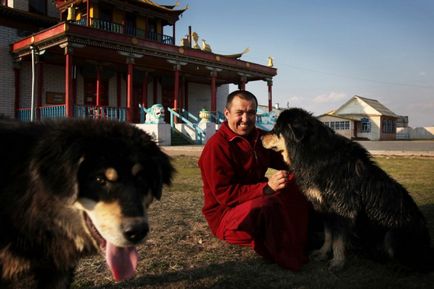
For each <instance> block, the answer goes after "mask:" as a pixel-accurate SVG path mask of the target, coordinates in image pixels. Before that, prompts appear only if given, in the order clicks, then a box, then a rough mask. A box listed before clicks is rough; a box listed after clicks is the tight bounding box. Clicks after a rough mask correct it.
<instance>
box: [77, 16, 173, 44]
mask: <svg viewBox="0 0 434 289" xmlns="http://www.w3.org/2000/svg"><path fill="white" fill-rule="evenodd" d="M70 23H72V24H77V25H81V26H87V19H86V18H82V19H80V20H76V21H70ZM90 27H92V28H96V29H101V30H104V31H109V32H113V33H120V34H126V35H129V36H134V37H137V38H142V39H146V40H152V41H157V42H160V43H164V44H170V45H175V39H174V38H173V37H172V36H168V35H164V34H162V33H156V32H152V31H149V32H146V31H145V30H143V29H139V28H136V27H133V26H129V25H122V24H118V23H114V22H111V21H106V20H102V19H97V18H91V19H90Z"/></svg>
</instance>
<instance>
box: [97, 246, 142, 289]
mask: <svg viewBox="0 0 434 289" xmlns="http://www.w3.org/2000/svg"><path fill="white" fill-rule="evenodd" d="M105 258H106V261H107V265H108V266H109V268H110V270H111V271H112V274H113V278H114V279H115V281H122V280H125V279H129V278H131V277H133V276H134V275H135V274H136V268H137V260H138V258H139V257H138V254H137V250H136V248H135V247H126V248H123V247H116V246H115V245H113V244H111V243H109V242H107V246H106V251H105Z"/></svg>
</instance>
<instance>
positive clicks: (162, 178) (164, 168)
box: [151, 149, 175, 200]
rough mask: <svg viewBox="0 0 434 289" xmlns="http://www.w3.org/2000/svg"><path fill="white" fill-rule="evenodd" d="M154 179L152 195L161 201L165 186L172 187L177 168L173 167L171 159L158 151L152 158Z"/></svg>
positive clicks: (152, 181)
mask: <svg viewBox="0 0 434 289" xmlns="http://www.w3.org/2000/svg"><path fill="white" fill-rule="evenodd" d="M152 163H153V166H154V168H156V169H154V170H153V173H152V175H153V178H152V180H151V192H152V195H153V196H154V197H155V198H156V199H157V200H160V198H161V192H162V190H163V185H171V184H172V178H173V174H174V173H175V168H174V167H173V166H172V163H171V159H170V157H169V156H168V155H166V154H165V153H163V152H162V151H161V150H160V149H157V150H156V151H155V152H154V154H153V156H152Z"/></svg>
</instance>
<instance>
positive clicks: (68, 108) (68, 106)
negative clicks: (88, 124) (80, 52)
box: [65, 47, 73, 117]
mask: <svg viewBox="0 0 434 289" xmlns="http://www.w3.org/2000/svg"><path fill="white" fill-rule="evenodd" d="M71 68H72V49H71V48H68V47H65V112H66V117H72V116H73V106H72V102H71V98H72V73H71Z"/></svg>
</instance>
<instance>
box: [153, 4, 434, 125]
mask: <svg viewBox="0 0 434 289" xmlns="http://www.w3.org/2000/svg"><path fill="white" fill-rule="evenodd" d="M179 2H180V6H179V7H184V6H185V5H188V6H189V9H188V10H187V11H186V12H184V14H183V16H182V18H181V19H180V20H179V21H178V22H177V24H176V36H177V42H178V43H177V44H178V45H179V40H180V39H181V38H182V37H183V36H184V35H186V34H187V33H188V26H191V27H192V30H193V31H195V32H197V33H198V34H199V38H200V39H202V38H203V39H205V40H206V41H207V43H209V44H210V45H211V48H212V50H213V52H215V53H219V54H233V53H239V52H241V51H243V50H244V49H245V48H247V47H248V48H250V52H248V53H247V54H245V55H243V57H242V58H241V59H243V60H246V61H251V62H256V63H260V64H264V65H266V63H267V57H268V56H272V57H273V58H274V66H275V67H276V68H277V73H278V75H277V76H276V77H275V78H274V80H273V103H276V102H278V103H279V104H280V106H281V107H282V106H283V107H286V106H287V105H289V106H291V107H293V106H297V107H303V108H304V109H306V110H308V111H311V112H312V113H314V114H315V115H319V114H322V113H325V112H327V111H330V110H333V109H336V108H338V107H339V106H340V105H342V104H343V103H345V102H346V101H347V100H348V99H350V98H351V97H352V96H354V95H360V96H362V97H367V98H373V99H376V100H378V101H380V102H381V103H383V104H384V105H385V106H386V107H388V108H389V109H391V110H392V111H393V112H395V113H396V114H399V115H407V116H408V117H409V122H410V126H413V127H416V126H434V1H433V0H363V1H362V0H359V1H357V0H304V1H303V0H268V1H265V0H249V1H247V0H180V1H179ZM158 3H160V4H173V3H174V2H173V3H167V2H166V3H163V2H162V1H159V2H158ZM246 88H247V90H250V91H252V92H253V93H255V94H256V95H257V97H258V99H259V102H260V103H261V104H266V102H267V85H266V83H265V82H262V81H256V82H250V83H248V84H247V86H246Z"/></svg>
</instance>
